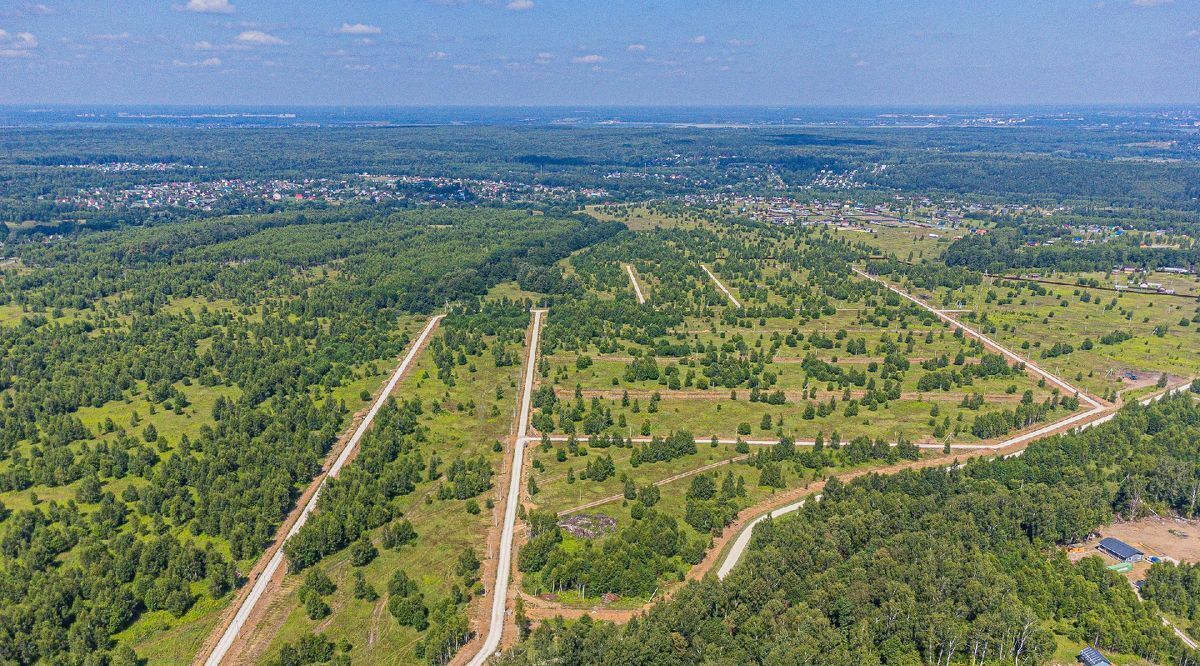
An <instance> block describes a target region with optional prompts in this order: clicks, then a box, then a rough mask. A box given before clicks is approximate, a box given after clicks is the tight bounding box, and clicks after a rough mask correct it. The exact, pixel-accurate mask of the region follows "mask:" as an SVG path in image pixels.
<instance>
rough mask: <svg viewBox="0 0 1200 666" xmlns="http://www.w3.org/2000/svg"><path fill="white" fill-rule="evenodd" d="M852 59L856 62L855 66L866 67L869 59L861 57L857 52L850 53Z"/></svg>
mask: <svg viewBox="0 0 1200 666" xmlns="http://www.w3.org/2000/svg"><path fill="white" fill-rule="evenodd" d="M850 61H851V62H853V63H854V66H855V67H866V66H867V61H866V60H863V59H862V58H861V57H859V55H858V54H857V53H851V54H850Z"/></svg>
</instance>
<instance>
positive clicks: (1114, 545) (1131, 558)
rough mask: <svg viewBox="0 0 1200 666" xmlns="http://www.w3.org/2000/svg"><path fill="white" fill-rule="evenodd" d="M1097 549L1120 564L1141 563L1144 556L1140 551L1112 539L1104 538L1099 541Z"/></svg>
mask: <svg viewBox="0 0 1200 666" xmlns="http://www.w3.org/2000/svg"><path fill="white" fill-rule="evenodd" d="M1097 548H1099V549H1100V552H1102V553H1107V554H1109V555H1111V556H1113V557H1115V558H1117V559H1118V560H1120V561H1122V562H1141V561H1142V557H1143V556H1144V553H1142V551H1140V550H1138V549H1137V548H1134V547H1133V546H1131V545H1129V544H1127V543H1125V542H1124V541H1121V540H1120V539H1114V538H1113V537H1104V538H1103V539H1101V540H1100V545H1099V546H1097Z"/></svg>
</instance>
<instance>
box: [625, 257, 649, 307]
mask: <svg viewBox="0 0 1200 666" xmlns="http://www.w3.org/2000/svg"><path fill="white" fill-rule="evenodd" d="M625 272H626V273H628V274H629V283H630V284H632V285H633V293H635V294H637V299H638V305H645V304H646V297H645V296H643V295H642V287H641V286H640V285H639V284H638V281H637V276H636V275H634V274H633V266H631V265H630V264H625Z"/></svg>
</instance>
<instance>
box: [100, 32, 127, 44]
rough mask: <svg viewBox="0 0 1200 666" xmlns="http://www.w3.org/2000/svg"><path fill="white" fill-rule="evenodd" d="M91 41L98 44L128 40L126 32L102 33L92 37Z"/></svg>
mask: <svg viewBox="0 0 1200 666" xmlns="http://www.w3.org/2000/svg"><path fill="white" fill-rule="evenodd" d="M92 39H94V40H96V41H100V42H123V41H125V40H126V39H129V33H128V32H102V33H100V34H98V35H92Z"/></svg>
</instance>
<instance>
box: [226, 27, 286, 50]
mask: <svg viewBox="0 0 1200 666" xmlns="http://www.w3.org/2000/svg"><path fill="white" fill-rule="evenodd" d="M235 39H237V41H239V42H241V43H242V44H255V45H259V46H279V45H281V44H287V42H285V41H283V40H282V39H280V38H278V37H276V36H275V35H272V34H268V33H265V32H263V31H262V30H246V31H245V32H243V33H241V34H239V35H238V36H237V37H236V38H235Z"/></svg>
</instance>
